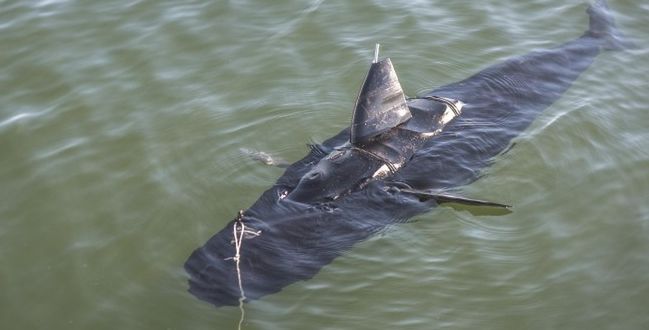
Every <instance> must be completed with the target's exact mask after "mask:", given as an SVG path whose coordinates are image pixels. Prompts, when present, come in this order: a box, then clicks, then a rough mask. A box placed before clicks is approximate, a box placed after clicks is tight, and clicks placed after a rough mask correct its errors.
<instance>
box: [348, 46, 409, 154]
mask: <svg viewBox="0 0 649 330" xmlns="http://www.w3.org/2000/svg"><path fill="white" fill-rule="evenodd" d="M411 117H412V115H411V113H410V110H409V109H408V105H407V103H406V96H405V94H404V93H403V89H402V88H401V84H400V83H399V79H398V78H397V73H396V72H395V71H394V67H393V66H392V62H391V61H390V59H389V58H385V59H383V60H380V61H378V47H377V48H376V51H375V62H373V63H372V65H371V66H370V70H369V72H368V73H367V77H366V78H365V82H364V83H363V87H361V90H360V92H359V93H358V98H357V100H356V105H355V106H354V114H353V117H352V126H351V133H350V139H349V140H350V141H351V143H352V144H354V145H359V144H360V145H362V144H364V143H368V142H371V141H372V140H373V139H374V138H375V137H377V136H378V135H380V134H381V133H384V132H387V131H388V130H390V129H392V128H394V127H396V126H397V125H399V124H401V123H404V122H406V121H407V120H408V119H410V118H411Z"/></svg>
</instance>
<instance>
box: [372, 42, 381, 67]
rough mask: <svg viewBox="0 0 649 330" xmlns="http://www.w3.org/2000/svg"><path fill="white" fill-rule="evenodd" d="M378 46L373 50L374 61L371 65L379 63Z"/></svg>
mask: <svg viewBox="0 0 649 330" xmlns="http://www.w3.org/2000/svg"><path fill="white" fill-rule="evenodd" d="M379 46H381V45H380V44H376V48H374V61H373V62H372V63H378V62H379Z"/></svg>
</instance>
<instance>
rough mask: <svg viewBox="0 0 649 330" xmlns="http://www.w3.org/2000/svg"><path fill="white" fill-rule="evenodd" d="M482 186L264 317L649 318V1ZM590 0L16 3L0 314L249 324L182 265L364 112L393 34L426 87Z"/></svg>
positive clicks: (383, 320) (510, 48)
mask: <svg viewBox="0 0 649 330" xmlns="http://www.w3.org/2000/svg"><path fill="white" fill-rule="evenodd" d="M611 6H612V7H613V10H614V11H615V13H616V19H617V21H618V24H619V25H620V26H621V28H622V29H623V30H624V32H625V33H626V34H627V35H629V36H631V37H632V38H633V40H634V41H635V42H636V43H637V44H638V48H637V49H635V50H632V51H628V52H618V53H605V54H603V55H601V56H600V57H599V58H598V59H597V61H596V62H595V63H594V65H593V66H592V67H591V68H590V69H589V70H588V71H586V72H585V73H584V74H583V75H582V76H581V77H580V79H579V80H578V81H577V82H576V83H575V84H574V85H573V87H572V88H571V89H570V90H569V91H568V92H567V93H566V94H565V95H564V97H563V98H562V99H561V100H559V101H558V102H557V103H555V104H554V105H553V106H552V107H551V108H549V109H547V110H546V111H545V112H544V113H543V114H542V115H541V116H540V117H539V118H538V119H537V121H535V123H534V124H533V125H532V127H530V128H529V129H528V130H527V131H526V132H525V133H524V134H523V135H522V136H520V137H519V138H518V139H517V143H516V146H515V147H514V148H513V149H512V150H511V151H510V152H509V153H507V154H506V155H503V156H501V157H499V158H498V159H497V161H496V162H495V164H494V165H493V166H492V167H490V168H489V169H488V170H487V171H486V176H485V177H484V178H483V179H481V180H480V181H478V182H476V183H474V184H472V185H470V186H468V187H465V188H464V189H463V191H464V192H465V194H467V195H469V196H473V197H481V198H487V199H494V200H497V201H502V202H507V203H511V204H513V205H514V212H513V213H511V214H509V215H505V216H498V217H487V216H473V215H471V214H470V213H467V212H466V211H461V210H460V211H458V210H453V209H450V208H439V209H436V210H434V211H433V212H431V213H428V214H425V215H422V216H419V217H417V218H416V219H414V220H416V221H414V222H413V223H410V224H404V225H400V226H397V227H395V228H394V229H392V230H390V231H388V232H386V233H384V234H382V235H380V236H377V237H374V238H372V239H370V240H369V241H367V242H364V243H362V244H360V245H358V246H357V247H356V248H354V249H353V250H352V251H350V252H349V253H347V254H346V255H345V256H343V257H341V258H338V259H336V261H335V262H334V263H332V264H331V265H329V266H327V267H325V268H324V269H323V270H322V271H321V272H320V273H319V274H318V275H317V276H316V277H315V278H313V279H312V280H309V281H306V282H300V283H296V284H294V285H291V286H289V287H287V288H286V289H285V290H283V291H282V292H280V293H278V294H275V295H271V296H268V297H265V298H264V299H262V300H260V301H257V302H254V303H251V304H248V305H246V320H245V322H244V326H243V328H244V329H442V328H443V329H645V328H646V327H647V326H649V308H648V307H647V306H649V275H648V274H649V175H648V174H647V170H648V169H649V130H648V129H647V128H648V127H649V110H648V109H647V104H648V103H649V94H648V93H647V78H646V73H647V71H649V64H647V63H649V48H647V46H646V45H647V44H648V42H649V34H648V33H647V32H649V21H648V20H647V19H646V17H647V16H649V4H648V3H646V2H644V3H643V2H640V1H636V2H626V1H611ZM584 9H585V6H584V4H583V3H582V1H577V0H570V1H554V0H553V1H541V0H537V1H526V2H524V3H523V2H513V1H504V0H494V1H482V2H477V1H474V2H468V1H453V2H451V1H403V0H402V1H381V0H375V1H369V0H361V1H353V2H352V1H322V0H320V1H289V0H281V1H272V2H269V1H266V2H263V1H252V0H250V1H226V0H221V1H216V2H206V1H183V2H181V1H72V0H70V1H65V0H58V1H57V0H50V1H47V0H42V1H27V0H24V1H0V91H1V92H0V187H1V188H0V265H1V267H0V329H235V328H236V327H237V322H238V320H239V316H240V315H239V310H238V309H237V308H220V309H214V308H213V307H211V306H210V305H208V304H206V303H203V302H201V301H199V300H197V299H195V298H194V297H193V296H191V295H190V294H189V293H187V292H186V289H187V285H186V275H185V273H184V271H183V269H182V264H183V262H184V261H185V259H186V258H187V256H188V255H189V254H190V253H191V251H192V250H193V249H195V248H196V247H198V246H200V245H201V244H203V243H204V242H205V241H206V240H207V239H208V238H209V237H210V236H211V235H212V234H213V233H215V232H216V231H218V230H220V229H221V228H222V227H223V226H224V225H225V223H226V222H227V221H229V220H230V219H231V218H233V217H234V215H235V214H236V212H237V211H238V210H239V209H242V208H247V207H248V206H250V205H251V203H253V202H254V201H255V200H256V198H257V197H258V196H259V195H260V194H261V192H262V191H264V190H265V189H267V188H268V187H269V186H270V185H272V183H273V182H274V181H275V179H276V178H277V177H278V176H279V175H280V174H281V173H282V170H281V169H277V168H272V167H266V166H263V165H260V164H257V163H254V162H252V161H250V160H249V159H247V158H246V157H245V156H243V155H241V153H240V152H239V149H240V148H254V149H260V150H265V151H269V152H272V153H274V154H276V155H279V156H281V157H283V158H285V159H288V160H296V159H298V158H300V157H302V156H303V155H304V153H305V152H306V148H305V143H306V142H313V141H315V142H318V141H322V140H324V139H326V138H328V137H329V136H331V135H333V134H334V133H336V132H338V131H339V129H341V128H342V127H344V126H346V125H348V123H349V120H350V111H351V108H352V105H353V102H354V98H355V96H356V93H357V89H358V87H359V86H360V83H361V81H362V79H363V77H364V74H365V70H366V69H367V65H368V61H369V59H370V58H371V56H372V52H373V45H374V43H375V42H380V43H381V44H382V50H383V53H382V54H383V55H385V56H390V57H391V58H392V60H393V62H394V64H395V67H396V69H397V71H398V73H399V75H400V80H401V82H402V85H403V86H404V89H405V90H406V91H407V92H408V93H409V94H410V95H414V94H415V93H417V92H420V91H423V90H425V89H430V88H432V87H435V86H440V85H443V84H446V83H450V82H453V81H457V80H460V79H463V78H465V77H467V76H468V75H470V74H472V73H474V72H476V71H478V70H480V69H482V68H485V67H487V66H488V65H490V64H493V63H495V62H497V61H499V60H502V59H504V58H507V57H509V56H512V55H520V54H524V53H526V52H528V51H530V50H532V49H539V48H544V47H551V46H553V45H556V44H559V43H561V42H563V41H566V40H569V39H571V38H573V37H576V36H578V35H579V34H581V33H582V31H583V30H584V29H585V28H586V26H587V18H586V15H585V14H584Z"/></svg>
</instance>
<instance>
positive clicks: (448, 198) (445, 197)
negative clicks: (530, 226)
mask: <svg viewBox="0 0 649 330" xmlns="http://www.w3.org/2000/svg"><path fill="white" fill-rule="evenodd" d="M399 190H400V191H401V192H404V193H409V194H413V195H415V196H417V197H419V198H424V199H433V200H435V201H436V202H437V203H440V204H441V203H457V204H464V205H472V206H489V207H498V208H503V209H507V210H509V209H511V205H507V204H502V203H496V202H490V201H485V200H481V199H473V198H467V197H461V196H455V195H449V194H442V193H433V192H428V191H424V190H415V189H399Z"/></svg>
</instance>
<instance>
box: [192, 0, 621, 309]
mask: <svg viewBox="0 0 649 330" xmlns="http://www.w3.org/2000/svg"><path fill="white" fill-rule="evenodd" d="M606 9H607V8H606V6H605V4H604V3H603V2H600V3H598V4H597V5H596V6H591V7H590V8H589V11H588V12H589V14H590V16H591V27H590V29H589V30H588V31H587V32H586V33H585V34H584V35H582V36H581V37H579V38H577V39H575V40H572V41H570V42H567V43H565V44H563V45H561V46H559V47H556V48H553V49H549V50H543V51H538V52H533V53H530V54H528V55H524V56H521V57H516V58H513V59H510V60H508V61H505V62H503V63H500V64H496V65H494V66H491V67H489V68H487V69H485V70H483V71H481V72H479V73H478V74H476V75H473V76H471V77H469V78H467V79H465V80H462V81H460V82H457V83H453V84H450V85H446V86H443V87H441V88H438V89H436V90H434V91H432V92H431V93H429V94H428V95H427V96H441V97H444V98H448V99H454V100H460V101H462V102H463V103H464V107H463V109H462V113H461V114H460V115H459V116H457V117H455V118H454V119H453V120H452V121H450V122H448V123H447V124H445V126H444V127H443V129H442V130H440V131H439V132H437V134H435V136H434V137H433V138H431V139H424V140H422V141H421V143H416V144H414V145H415V146H414V147H413V149H412V151H411V152H408V153H407V154H409V156H408V159H407V160H406V161H403V162H402V164H401V165H400V168H398V170H397V171H393V172H391V173H389V174H388V175H385V176H382V177H378V178H376V179H375V180H368V181H366V182H364V184H363V185H362V187H360V188H357V189H351V190H347V189H343V190H344V191H343V190H341V189H336V187H337V186H336V185H335V184H334V185H333V186H334V188H333V189H332V191H334V192H335V193H334V194H333V195H335V196H337V197H336V198H327V197H331V196H330V194H329V193H328V192H327V193H323V194H322V195H317V194H315V196H316V197H311V196H314V192H313V191H309V190H308V189H306V192H305V191H296V190H299V189H297V188H298V187H301V182H303V180H305V177H306V178H308V175H309V173H313V172H314V171H318V170H319V169H318V165H319V164H320V163H321V162H322V161H323V159H326V157H331V154H329V151H333V150H335V149H336V148H340V146H344V145H346V144H348V143H349V140H350V138H349V136H350V129H349V128H347V129H345V130H343V131H341V132H340V133H339V134H337V135H336V136H334V137H332V138H330V139H328V140H326V141H325V142H324V143H323V144H322V145H321V146H320V147H319V148H316V149H314V150H312V151H311V152H310V153H309V154H308V155H307V156H306V157H304V158H303V159H302V160H299V161H297V162H296V163H294V164H292V165H290V166H289V167H288V168H287V169H286V171H285V172H284V174H283V175H282V176H281V177H280V178H279V179H278V180H277V182H276V184H275V185H273V186H272V187H271V188H270V189H268V190H267V191H265V192H264V193H263V194H262V196H261V197H260V198H259V199H258V200H257V201H256V202H255V203H254V204H253V205H252V206H251V207H250V208H249V209H248V210H246V211H244V212H242V213H241V214H240V216H239V217H237V218H236V219H235V220H233V221H232V222H230V223H229V224H228V225H227V226H226V227H225V228H223V229H222V230H221V231H220V232H218V233H217V234H215V235H214V236H213V237H212V238H210V239H209V241H208V242H207V243H206V244H205V245H204V246H202V247H201V248H199V249H197V250H196V251H194V253H193V254H192V255H191V256H190V257H189V259H188V260H187V262H186V263H185V269H186V270H187V272H188V274H189V275H190V279H189V283H190V289H189V291H190V292H191V293H192V294H194V295H195V296H197V297H198V298H200V299H203V300H205V301H208V302H210V303H212V304H214V305H215V306H222V305H236V304H238V303H239V299H240V298H241V297H242V296H245V298H246V299H248V300H250V299H257V298H259V297H261V296H264V295H267V294H270V293H274V292H277V291H279V290H281V289H282V288H283V287H285V286H286V285H289V284H291V283H294V282H296V281H299V280H306V279H309V278H311V277H313V276H314V275H315V274H316V273H317V272H318V271H319V270H320V269H321V268H322V267H323V266H324V265H327V264H328V263H330V262H331V261H332V260H333V259H334V258H336V257H337V256H339V255H341V254H342V253H343V252H344V251H346V250H348V249H349V248H351V247H352V246H353V245H354V244H356V243H358V242H360V241H362V240H364V239H366V238H368V237H369V236H371V235H373V234H374V233H376V232H379V231H381V230H383V229H385V228H386V227H387V226H389V225H392V224H395V223H399V222H403V221H406V220H407V219H409V218H410V217H412V216H415V215H417V214H421V213H423V212H426V211H428V210H430V209H431V208H433V207H435V206H436V205H437V202H436V200H435V199H434V198H427V196H426V195H417V194H412V193H409V192H408V191H409V190H408V189H403V187H408V188H412V189H417V190H419V191H424V190H445V189H450V188H455V187H458V186H462V185H465V184H468V183H470V182H472V181H474V180H476V179H477V178H478V177H479V175H480V171H481V170H482V169H483V168H484V167H486V166H488V164H489V163H490V161H491V160H492V159H493V158H494V156H497V155H498V154H500V153H501V152H503V151H504V150H506V149H507V148H508V146H509V145H510V142H511V140H512V139H513V138H515V137H516V136H518V135H519V134H520V133H521V132H522V131H523V130H524V129H525V128H526V127H528V126H529V124H530V123H531V122H532V121H533V120H534V119H535V118H536V116H537V115H538V114H539V113H540V112H541V111H542V110H543V109H545V108H547V107H548V106H550V105H551V104H552V103H553V102H555V101H556V100H557V99H558V98H559V97H560V96H561V95H562V94H563V93H564V92H565V91H566V90H567V89H568V88H569V87H570V85H571V84H572V83H573V81H574V80H575V79H577V77H578V76H579V75H580V74H581V73H582V72H583V71H584V70H586V69H587V68H588V67H589V66H590V65H591V64H592V63H593V61H594V59H595V57H596V56H597V55H598V54H599V53H600V52H601V51H602V50H603V49H605V48H613V47H614V46H615V42H614V41H615V39H614V36H613V27H612V21H611V20H610V18H609V16H608V13H607V10H606ZM407 105H408V107H409V109H410V111H411V112H412V113H418V112H424V113H425V112H430V111H434V109H435V108H436V105H437V103H436V101H435V100H431V99H414V100H410V101H408V103H407ZM406 140H408V139H406ZM397 147H398V146H397ZM322 150H325V151H326V152H322ZM374 166H375V167H376V164H375V165H374ZM363 168H364V169H366V168H367V167H363ZM372 171H376V169H374V168H372V170H371V171H370V172H372ZM372 173H375V172H372ZM347 181H348V180H347ZM347 181H345V182H347ZM307 188H308V187H307ZM237 224H245V228H246V231H247V234H246V233H244V234H243V235H242V241H241V245H240V249H239V251H237V248H236V247H235V244H233V241H235V240H236V239H235V236H236V235H235V234H236V233H237V230H238V229H237V228H240V227H237ZM237 253H240V255H239V258H238V260H236V261H237V262H235V260H233V259H232V257H234V256H235V255H238V254H237ZM237 266H238V268H239V271H237ZM239 275H240V278H239ZM239 285H241V287H239ZM244 291H245V294H244Z"/></svg>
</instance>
